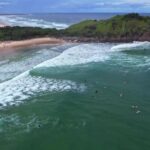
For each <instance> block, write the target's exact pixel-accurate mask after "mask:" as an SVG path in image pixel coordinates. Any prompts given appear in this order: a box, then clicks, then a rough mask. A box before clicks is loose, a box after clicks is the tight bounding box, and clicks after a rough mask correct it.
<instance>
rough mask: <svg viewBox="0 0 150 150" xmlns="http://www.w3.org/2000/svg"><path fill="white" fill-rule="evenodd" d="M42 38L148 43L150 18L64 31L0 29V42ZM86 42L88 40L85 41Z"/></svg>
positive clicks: (93, 22)
mask: <svg viewBox="0 0 150 150" xmlns="http://www.w3.org/2000/svg"><path fill="white" fill-rule="evenodd" d="M43 36H55V37H63V38H64V37H65V38H67V37H68V38H70V39H73V38H74V37H75V38H76V39H77V40H78V41H84V39H85V38H86V39H90V38H92V39H94V40H95V41H96V40H98V41H133V40H148V41H150V17H144V16H140V15H139V14H136V13H133V14H127V15H118V16H115V17H112V18H111V19H108V20H100V21H97V20H86V21H83V22H81V23H78V24H75V25H72V26H70V27H69V28H67V29H66V30H56V29H41V28H33V27H5V28H1V29H0V40H20V39H28V38H35V37H43ZM87 41H88V40H87Z"/></svg>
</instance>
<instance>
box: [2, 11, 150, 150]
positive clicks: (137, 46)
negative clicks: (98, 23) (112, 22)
mask: <svg viewBox="0 0 150 150" xmlns="http://www.w3.org/2000/svg"><path fill="white" fill-rule="evenodd" d="M113 15H114V14H45V15H41V14H34V15H33V14H29V15H7V16H0V20H1V21H3V22H5V23H8V24H10V25H14V26H15V25H18V26H38V27H43V28H47V27H51V28H53V27H56V28H57V29H63V28H66V27H68V26H70V25H71V24H73V23H77V22H80V21H81V20H85V19H91V18H92V19H107V18H109V17H111V16H113ZM56 16H57V17H56ZM149 116H150V42H147V41H145V42H138V41H134V42H132V43H80V44H71V43H68V44H63V45H53V46H38V47H30V48H24V49H22V50H14V51H10V52H8V53H7V52H0V149H1V150H20V149H21V150H46V149H51V150H101V149H102V150H116V149H118V150H149V149H150V135H149V133H150V117H149Z"/></svg>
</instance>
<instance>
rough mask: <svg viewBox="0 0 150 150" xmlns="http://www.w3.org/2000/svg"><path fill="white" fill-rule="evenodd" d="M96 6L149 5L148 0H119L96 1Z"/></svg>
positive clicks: (149, 0)
mask: <svg viewBox="0 0 150 150" xmlns="http://www.w3.org/2000/svg"><path fill="white" fill-rule="evenodd" d="M96 5H97V6H105V7H110V6H141V7H145V6H149V7H150V0H120V1H113V2H112V1H110V2H103V1H102V2H98V3H96Z"/></svg>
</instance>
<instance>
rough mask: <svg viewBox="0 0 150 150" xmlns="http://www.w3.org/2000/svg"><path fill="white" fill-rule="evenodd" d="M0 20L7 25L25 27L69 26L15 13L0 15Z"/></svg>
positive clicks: (62, 27) (58, 27)
mask: <svg viewBox="0 0 150 150" xmlns="http://www.w3.org/2000/svg"><path fill="white" fill-rule="evenodd" d="M0 20H1V21H2V22H4V23H6V24H8V25H11V26H21V27H24V26H26V27H41V28H56V29H65V28H67V27H68V26H69V25H67V24H65V23H57V22H49V21H45V20H43V19H32V18H26V17H20V16H16V15H7V16H0Z"/></svg>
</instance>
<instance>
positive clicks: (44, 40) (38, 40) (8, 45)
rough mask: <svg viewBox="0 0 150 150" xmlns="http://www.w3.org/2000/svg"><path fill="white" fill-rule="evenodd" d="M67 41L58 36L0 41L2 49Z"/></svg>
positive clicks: (0, 48)
mask: <svg viewBox="0 0 150 150" xmlns="http://www.w3.org/2000/svg"><path fill="white" fill-rule="evenodd" d="M63 43H65V41H64V40H62V39H57V38H49V37H44V38H34V39H28V40H20V41H4V42H0V50H2V49H11V48H12V49H13V48H24V47H30V46H36V45H43V44H63Z"/></svg>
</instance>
